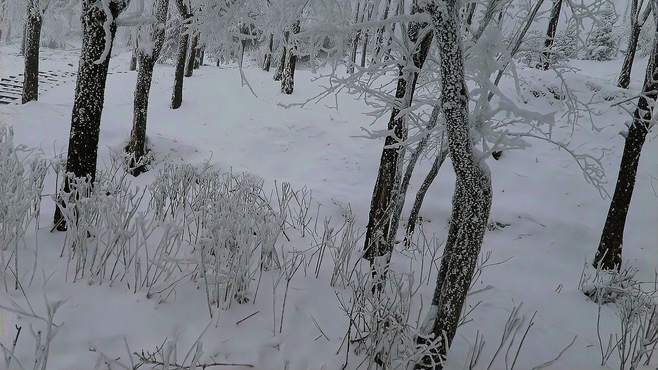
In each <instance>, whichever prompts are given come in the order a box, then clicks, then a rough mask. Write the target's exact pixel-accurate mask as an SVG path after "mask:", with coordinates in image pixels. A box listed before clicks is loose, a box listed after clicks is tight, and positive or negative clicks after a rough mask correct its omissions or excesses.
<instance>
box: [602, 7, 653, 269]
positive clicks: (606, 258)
mask: <svg viewBox="0 0 658 370" xmlns="http://www.w3.org/2000/svg"><path fill="white" fill-rule="evenodd" d="M656 5H658V4H656ZM656 32H657V33H658V27H657V29H656ZM657 60H658V37H657V38H656V40H655V41H654V46H653V51H652V52H651V59H650V60H649V65H648V66H647V72H646V77H645V79H644V87H643V88H642V95H640V98H639V100H638V103H637V108H636V109H635V113H634V115H633V123H632V124H631V126H630V127H629V129H628V133H627V134H626V140H625V142H624V153H623V154H622V157H621V163H620V164H619V174H618V175H617V184H616V185H615V192H614V194H613V196H612V201H611V202H610V208H609V209H608V217H607V218H606V220H605V225H604V226H603V232H602V233H601V241H600V242H599V247H598V250H597V251H596V256H595V257H594V266H595V267H600V268H601V269H604V270H613V269H619V267H620V265H621V262H622V247H623V244H624V228H625V225H626V216H627V215H628V209H629V207H630V205H631V198H632V196H633V189H634V188H635V177H636V174H637V166H638V164H639V162H640V154H641V153H642V146H643V145H644V141H645V139H646V136H647V133H648V132H649V130H650V129H651V118H652V116H653V114H655V112H653V108H654V106H655V104H656V98H658V63H657V62H656V61H657Z"/></svg>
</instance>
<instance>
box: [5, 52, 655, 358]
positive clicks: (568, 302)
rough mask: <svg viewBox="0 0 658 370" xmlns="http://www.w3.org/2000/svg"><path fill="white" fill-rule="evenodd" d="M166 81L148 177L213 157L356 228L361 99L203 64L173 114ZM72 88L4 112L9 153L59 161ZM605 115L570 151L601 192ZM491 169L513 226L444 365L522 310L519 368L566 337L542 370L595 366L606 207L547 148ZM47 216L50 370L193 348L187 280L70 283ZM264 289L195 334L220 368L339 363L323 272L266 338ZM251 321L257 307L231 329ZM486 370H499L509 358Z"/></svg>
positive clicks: (43, 229)
mask: <svg viewBox="0 0 658 370" xmlns="http://www.w3.org/2000/svg"><path fill="white" fill-rule="evenodd" d="M41 63H42V64H41V65H42V68H48V69H52V70H60V71H75V67H74V66H76V65H77V51H69V52H63V51H53V50H46V51H45V52H44V57H43V60H42V62H41ZM620 64H621V61H620V60H614V61H610V62H589V61H574V62H573V63H572V65H573V66H575V67H578V68H579V69H580V70H579V72H575V73H572V75H571V76H570V78H572V79H573V80H572V81H576V83H582V84H583V85H584V84H585V82H587V81H590V82H593V83H596V84H599V85H601V86H603V88H604V89H605V90H606V91H616V90H615V89H616V88H615V87H614V85H615V83H616V76H617V73H618V69H619V66H620ZM645 65H646V59H642V60H638V61H637V62H636V65H635V67H634V74H633V82H632V84H631V90H632V91H634V92H637V91H638V90H639V88H640V85H641V81H642V78H643V76H644V74H643V71H644V67H645ZM21 66H22V60H21V58H20V57H18V56H17V55H16V50H15V48H13V47H8V46H4V47H1V48H0V74H1V75H6V74H13V73H16V72H20V69H21ZM127 66H128V54H127V53H119V54H118V55H116V56H115V57H113V58H112V62H111V65H110V70H111V71H112V72H113V73H112V74H111V75H110V76H109V78H108V82H107V88H106V96H105V109H104V111H103V120H102V126H101V138H100V143H101V154H100V160H99V162H100V163H103V162H104V161H105V162H106V161H107V158H108V153H109V152H110V151H120V150H121V148H122V147H123V146H124V145H125V143H126V141H127V139H128V135H129V133H130V127H131V124H132V90H133V88H134V83H135V77H136V73H134V72H129V73H123V72H125V71H127ZM172 72H173V69H172V68H171V67H170V66H165V65H157V66H156V69H155V74H154V79H153V87H152V89H151V99H150V110H149V119H148V138H149V145H150V147H151V149H152V150H153V151H154V152H155V153H156V157H157V158H158V161H160V162H156V168H157V166H158V165H159V164H157V163H160V164H161V163H162V162H164V161H176V160H183V161H187V162H191V163H195V164H199V163H202V162H203V161H205V160H208V159H210V161H211V162H212V163H214V164H217V165H219V166H221V167H223V168H226V169H228V168H232V169H233V170H246V171H249V172H252V173H254V174H257V175H259V176H261V177H262V178H264V179H265V181H266V184H271V183H273V181H274V180H278V181H289V182H291V183H292V184H294V186H296V187H301V186H304V185H305V186H308V187H309V188H310V189H312V191H313V195H314V198H315V199H316V201H319V202H320V203H322V204H323V207H322V212H323V215H326V216H334V217H337V216H338V215H339V214H340V207H338V206H337V204H341V205H345V204H350V205H351V207H352V210H353V211H354V214H355V215H356V217H357V221H358V223H359V224H360V225H361V226H364V225H365V223H366V222H367V212H368V206H369V202H370V195H371V192H372V187H373V184H374V180H375V176H376V173H377V165H378V160H379V156H380V153H381V145H382V142H381V140H369V139H365V138H363V137H362V136H363V131H362V130H361V127H363V126H367V125H369V123H370V118H369V117H367V116H365V115H364V113H365V112H366V111H367V108H366V107H365V106H364V105H363V103H362V102H361V101H358V100H355V99H353V98H352V97H349V96H345V95H341V96H340V98H339V103H340V104H339V106H338V109H334V108H332V107H331V106H330V105H332V104H333V102H329V101H323V102H320V103H319V104H310V105H306V106H305V107H304V108H300V107H294V106H293V107H288V108H286V107H284V106H285V105H287V104H290V103H295V102H301V101H303V100H305V98H306V97H309V96H312V95H315V94H316V93H318V92H319V91H320V89H321V87H320V86H319V84H317V83H313V82H311V73H310V71H307V70H300V71H298V73H297V74H296V83H295V93H294V94H293V95H292V96H284V95H281V94H280V92H279V84H278V83H275V82H273V81H272V79H271V75H270V74H269V73H265V72H263V71H261V70H260V69H259V68H257V67H256V66H253V67H249V68H246V69H245V75H246V78H247V79H248V81H249V83H250V84H251V86H252V87H253V89H254V91H255V93H256V95H257V96H254V95H253V94H252V93H251V92H250V91H249V89H248V88H246V87H241V86H240V85H241V83H240V74H239V72H238V70H237V69H236V68H234V67H233V66H223V67H219V68H218V67H214V66H203V67H202V68H201V69H200V70H198V71H195V75H194V76H193V77H192V78H186V80H185V92H184V102H183V106H182V107H181V109H179V110H176V111H172V110H170V109H169V108H168V103H169V98H170V88H171V85H172V82H173V73H172ZM74 87H75V81H74V79H73V78H71V79H70V80H69V81H67V82H66V83H64V84H62V85H61V86H58V87H54V88H52V89H51V90H49V91H47V92H46V93H45V94H42V95H41V96H40V99H39V102H33V103H29V104H27V105H23V106H19V105H8V106H0V120H1V122H2V123H4V124H9V125H12V126H13V127H14V130H15V133H16V142H17V143H19V144H25V145H27V146H30V147H38V148H41V150H42V151H43V153H44V156H45V157H49V158H52V157H54V156H56V155H60V154H62V153H65V152H66V144H67V139H68V133H69V125H70V114H71V107H72V100H73V89H74ZM609 105H610V103H609V102H604V103H601V104H599V106H598V107H599V109H601V110H602V114H601V115H600V116H598V117H596V118H595V119H596V120H597V123H598V125H599V126H601V127H603V130H602V131H600V132H595V131H592V130H589V126H588V125H587V124H583V128H582V129H579V130H578V131H577V133H576V136H575V139H574V142H577V143H579V144H582V147H583V148H596V147H604V148H607V149H608V150H609V152H608V153H607V155H606V157H605V158H604V160H603V163H604V165H605V167H606V170H607V176H608V185H607V188H608V190H609V191H610V192H612V190H613V189H614V177H615V176H616V172H617V166H618V163H619V160H620V157H621V148H622V146H623V138H622V137H621V136H620V135H619V134H618V132H619V131H620V128H621V127H623V126H622V124H623V121H624V120H626V119H627V116H626V115H625V113H624V112H623V111H621V110H619V109H615V108H610V106H609ZM379 124H380V125H381V123H379ZM650 136H651V137H650V139H649V140H648V142H647V143H646V145H645V148H644V151H643V154H642V160H641V163H640V169H639V173H638V179H637V184H636V189H635V193H634V195H633V203H632V206H631V210H630V214H629V218H628V221H627V227H626V233H625V246H624V248H625V249H624V259H625V261H626V263H628V264H632V265H634V266H636V267H638V268H639V269H640V272H641V276H643V277H648V278H651V277H653V270H654V269H655V268H656V266H658V253H656V247H658V245H657V243H658V242H657V241H658V227H657V226H658V207H656V204H657V203H658V202H657V200H658V195H657V194H656V190H655V188H656V187H657V186H658V175H657V174H658V145H657V143H656V140H655V133H653V134H651V135H650ZM429 162H430V161H429V160H427V159H425V160H424V161H423V163H422V164H421V166H420V168H418V169H417V170H416V176H414V180H413V181H412V184H411V186H410V191H409V194H408V195H409V198H408V200H407V202H406V204H407V206H408V207H407V210H405V213H404V215H405V216H406V215H407V212H408V208H409V207H410V205H411V204H412V202H413V198H412V197H413V196H415V192H416V190H417V188H418V185H419V182H420V180H421V179H422V177H423V176H424V174H425V172H426V170H427V168H428V167H429ZM101 165H102V164H101ZM489 165H490V166H491V169H492V178H493V189H494V196H493V206H492V216H491V220H490V221H499V222H502V223H509V224H510V226H509V227H507V228H504V229H502V230H495V231H490V232H487V234H486V236H485V243H484V248H483V250H485V251H491V252H492V261H494V262H495V261H506V262H505V263H503V264H501V265H497V266H494V267H491V268H488V269H486V270H485V271H484V274H483V276H482V277H481V282H480V283H479V287H480V288H481V287H485V286H491V288H490V289H489V290H487V291H485V292H483V293H480V294H477V295H476V296H474V297H471V299H470V300H469V302H468V304H469V305H473V304H475V303H477V302H478V301H482V304H480V306H479V307H478V308H477V310H476V311H475V313H474V314H473V319H474V320H473V321H472V322H471V323H469V324H468V325H466V326H464V327H462V328H460V330H459V331H458V334H457V338H456V341H455V346H454V349H453V351H452V352H451V368H455V369H457V368H462V366H464V365H463V364H464V361H465V359H466V352H467V351H468V350H469V344H472V341H473V340H474V334H475V331H476V330H478V331H480V332H481V333H483V334H484V335H485V337H486V338H487V347H486V352H487V353H491V352H492V351H493V350H494V349H495V346H496V345H497V341H498V340H499V335H500V331H501V330H502V326H503V325H504V322H505V318H506V317H507V315H508V313H509V311H510V310H511V309H512V307H513V306H514V305H515V304H518V303H520V302H523V312H524V313H526V314H532V312H534V311H535V310H536V311H538V313H537V317H536V320H535V321H536V324H535V326H534V327H533V329H532V331H531V332H530V335H529V336H528V339H527V341H526V343H525V350H524V351H523V353H522V355H521V358H520V366H519V368H522V369H525V368H531V367H532V366H535V365H537V364H539V363H542V362H544V361H547V360H549V359H551V358H552V357H554V356H555V355H556V354H557V352H558V351H559V350H560V349H561V348H562V347H564V346H565V345H566V344H567V343H568V342H569V341H570V340H571V338H572V337H573V336H574V335H578V338H577V340H576V342H575V345H574V346H573V347H572V348H571V349H570V350H569V351H568V352H567V353H566V354H565V355H564V356H563V358H562V359H561V361H560V362H559V363H557V364H556V365H554V366H553V367H552V368H555V369H594V368H598V363H599V361H600V359H599V350H598V342H597V339H596V311H597V305H596V304H594V303H592V302H591V301H589V299H587V298H586V297H585V296H584V295H583V294H582V293H581V292H580V291H579V290H578V287H577V285H578V281H579V276H580V274H581V271H582V269H583V265H584V264H585V263H586V262H587V261H589V260H590V259H591V258H592V256H593V254H594V252H595V248H596V246H597V242H598V238H599V236H600V231H601V228H602V225H603V222H604V219H605V216H606V212H607V208H608V205H609V200H607V199H602V198H601V197H600V196H599V194H598V193H597V192H596V190H594V189H593V188H592V187H591V186H590V185H589V184H587V183H586V182H585V180H584V179H583V177H582V175H581V172H580V170H579V169H578V166H577V165H576V163H574V161H573V160H572V159H571V158H570V157H569V156H567V155H566V154H565V153H564V152H562V151H560V150H559V149H557V148H556V147H554V146H551V145H549V144H546V143H541V142H533V145H532V147H530V148H528V149H526V150H523V151H510V152H506V153H505V154H504V156H503V158H502V160H500V161H493V160H490V161H489ZM451 171H452V170H451V167H450V164H449V163H446V164H445V165H444V166H443V167H442V169H441V171H440V173H439V176H438V181H437V182H436V183H435V184H434V185H433V186H432V188H431V190H430V192H429V193H428V196H427V200H426V202H425V205H424V208H423V210H422V216H423V218H424V219H426V220H429V221H430V222H429V223H426V224H425V225H424V229H425V232H426V233H427V234H428V235H431V234H436V236H437V237H438V239H439V240H440V241H443V239H444V238H445V237H446V234H447V225H448V221H447V220H448V217H449V215H450V209H451V207H450V201H451V195H452V187H453V185H452V182H453V179H454V177H453V175H452V173H451ZM156 172H157V171H156V170H155V169H154V170H152V171H151V172H149V173H147V174H146V175H143V176H140V177H139V178H138V179H136V180H135V182H136V183H137V184H142V185H143V184H147V183H149V182H150V181H152V180H153V177H154V176H155V174H156ZM54 189H55V188H54V179H53V178H51V177H49V178H48V179H47V181H46V189H45V193H46V194H53V192H54ZM53 207H54V203H53V202H52V200H51V199H50V198H46V199H44V202H43V205H42V209H43V210H42V214H43V216H42V217H41V223H40V231H39V233H38V237H39V253H40V261H39V275H41V271H43V274H44V275H45V276H49V275H50V274H53V277H52V278H51V279H50V280H49V281H48V282H47V283H46V284H45V285H44V286H42V285H41V283H39V284H36V283H35V284H34V285H33V286H31V287H29V288H28V289H27V294H28V296H29V297H30V300H31V303H32V304H33V305H35V307H37V308H38V309H41V310H43V297H42V295H43V293H44V292H45V293H47V295H48V297H49V298H50V299H61V298H64V299H66V303H65V305H64V306H63V307H62V309H61V313H60V314H59V315H58V320H57V321H58V322H61V323H63V325H62V327H61V331H60V332H59V333H58V335H57V337H56V339H55V341H54V343H53V346H52V348H51V354H50V361H49V367H48V368H49V369H62V370H64V369H66V370H76V369H81V370H82V369H90V368H92V366H93V364H94V361H95V359H96V357H97V354H98V353H99V352H101V351H102V352H105V353H107V354H108V355H111V356H112V357H121V358H122V359H124V360H125V358H126V357H125V356H126V350H125V348H124V342H123V337H124V336H125V338H126V339H127V341H128V343H129V345H130V347H131V350H132V351H140V350H141V349H145V350H152V349H153V348H155V347H156V346H157V345H159V344H160V343H162V341H163V340H164V338H165V337H168V338H172V337H173V336H179V337H180V344H181V348H180V349H179V351H183V352H184V351H186V350H187V348H186V347H185V346H189V345H191V343H192V342H193V341H194V339H195V338H196V336H197V335H199V333H200V332H201V331H202V330H203V329H204V327H205V326H206V325H207V324H208V322H209V321H210V319H209V316H208V312H207V308H206V307H205V303H204V302H205V301H204V298H203V294H202V292H200V291H198V290H195V289H194V287H193V285H192V284H183V285H182V286H181V287H180V288H179V289H177V291H176V294H175V297H174V299H172V300H170V301H168V302H166V303H162V304H158V303H157V302H155V301H153V300H148V299H147V298H146V297H145V296H144V294H140V293H139V292H138V293H137V294H132V293H130V292H128V291H127V290H126V289H124V288H123V287H118V286H114V287H107V286H88V285H86V284H82V283H77V284H69V283H66V282H65V281H64V279H63V278H62V276H61V271H62V269H63V268H64V265H65V262H64V261H63V260H61V259H59V257H58V256H59V251H60V248H61V244H62V238H63V236H62V235H61V234H57V233H49V230H50V220H51V218H50V215H51V214H52V211H53ZM307 242H308V241H304V240H300V241H296V243H299V244H298V245H297V247H298V248H300V249H302V248H304V247H305V246H304V243H307ZM508 259H509V260H508ZM396 261H397V262H399V263H397V264H396V268H398V269H400V270H402V271H404V268H405V267H404V266H405V264H404V258H403V257H402V256H399V255H397V256H396ZM263 284H264V287H265V289H263V290H262V291H263V293H262V296H259V298H258V300H257V301H256V302H255V303H248V304H243V305H233V307H232V308H231V309H230V310H228V311H226V312H223V313H222V314H221V315H220V317H219V319H216V320H214V321H213V324H212V326H211V327H210V328H209V329H208V332H207V333H206V335H205V336H204V339H203V342H204V350H205V352H206V353H209V354H216V357H217V359H218V360H227V361H231V362H248V363H251V364H254V365H255V367H256V368H259V369H283V368H284V367H285V366H286V364H288V365H287V366H288V368H289V369H336V368H340V366H342V361H343V360H344V353H341V354H340V355H336V351H337V349H338V347H339V346H340V343H341V340H342V337H343V335H344V334H345V331H346V330H347V319H346V318H345V316H344V315H343V313H342V311H341V310H340V309H339V307H338V302H337V300H336V295H335V293H334V290H333V289H332V288H331V287H330V286H329V284H328V281H327V280H326V276H325V279H322V278H321V279H318V280H316V279H315V278H314V277H310V276H309V278H303V276H300V277H299V278H298V279H295V280H293V283H292V286H291V295H290V297H289V298H288V299H289V301H288V309H287V310H286V315H287V316H286V321H285V322H284V331H283V333H282V334H277V335H273V333H272V303H271V302H272V299H271V298H272V297H271V294H272V291H271V282H270V283H267V282H264V283H263ZM432 285H433V281H432V284H430V285H429V286H425V287H423V290H422V293H423V296H424V297H425V301H426V302H428V300H429V297H430V296H431V292H432V288H433V286H432ZM259 294H260V293H259ZM279 294H282V291H279ZM10 296H11V297H12V299H14V300H16V301H17V302H22V301H21V299H22V298H21V295H20V294H18V293H16V292H10V293H9V295H8V294H7V293H6V292H4V291H2V293H0V304H8V302H9V298H10ZM254 312H259V313H258V314H257V315H255V316H253V317H252V318H249V319H248V320H245V321H244V322H243V323H241V324H240V325H237V324H236V322H238V321H239V320H241V319H243V318H245V317H246V316H248V315H250V314H252V313H254ZM277 314H278V313H277ZM602 314H603V318H604V319H605V320H607V321H609V322H608V323H607V324H606V325H604V330H603V332H604V333H609V332H611V331H612V329H613V328H614V327H615V325H617V324H616V322H615V313H614V309H613V308H612V307H608V306H606V307H604V308H603V312H602ZM313 319H315V320H317V322H318V324H319V325H320V327H321V328H322V330H323V331H324V332H325V333H326V334H327V336H328V337H329V340H328V341H327V340H326V339H324V338H321V339H319V340H314V339H316V337H317V336H318V335H319V334H320V333H319V331H318V329H317V328H316V326H315V325H314V323H313ZM21 320H26V319H21ZM16 322H17V318H16V317H15V315H13V314H10V313H6V312H0V341H1V342H2V343H5V344H8V343H10V342H11V340H12V339H13V336H14V335H15V330H14V329H13V327H14V324H15V323H16ZM277 326H278V325H277ZM605 335H606V336H607V334H605ZM27 338H28V337H27V336H26V337H25V338H24V340H26V341H27V340H28V339H27ZM30 350H31V347H29V346H26V349H24V350H23V351H24V352H22V354H24V355H26V356H27V355H29V352H30ZM357 363H358V362H357ZM494 368H504V364H503V363H502V362H501V363H500V364H498V365H494Z"/></svg>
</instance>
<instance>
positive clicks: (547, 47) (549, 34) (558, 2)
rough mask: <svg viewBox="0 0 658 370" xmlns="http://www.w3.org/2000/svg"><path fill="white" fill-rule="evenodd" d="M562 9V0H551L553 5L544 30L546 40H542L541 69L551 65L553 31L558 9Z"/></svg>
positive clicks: (557, 18) (554, 30)
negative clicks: (546, 27)
mask: <svg viewBox="0 0 658 370" xmlns="http://www.w3.org/2000/svg"><path fill="white" fill-rule="evenodd" d="M561 9H562V0H553V7H552V8H551V15H550V18H549V19H548V29H547V30H546V41H544V53H543V59H544V60H543V61H542V63H541V65H540V66H541V69H543V70H544V71H547V70H548V67H550V65H551V54H552V53H551V49H552V48H553V42H554V41H555V32H556V31H557V24H558V22H559V21H560V10H561Z"/></svg>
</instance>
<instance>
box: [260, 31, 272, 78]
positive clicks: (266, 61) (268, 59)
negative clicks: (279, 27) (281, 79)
mask: <svg viewBox="0 0 658 370" xmlns="http://www.w3.org/2000/svg"><path fill="white" fill-rule="evenodd" d="M273 47H274V35H273V34H271V33H270V37H269V40H268V42H267V51H266V52H265V56H264V57H263V71H265V72H269V71H270V66H271V65H272V48H273Z"/></svg>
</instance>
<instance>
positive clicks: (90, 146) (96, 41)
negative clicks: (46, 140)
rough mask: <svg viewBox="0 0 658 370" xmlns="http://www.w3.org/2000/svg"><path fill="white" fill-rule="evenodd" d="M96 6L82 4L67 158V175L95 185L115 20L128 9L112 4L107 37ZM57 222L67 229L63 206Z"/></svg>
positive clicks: (66, 185)
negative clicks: (80, 46) (89, 181)
mask: <svg viewBox="0 0 658 370" xmlns="http://www.w3.org/2000/svg"><path fill="white" fill-rule="evenodd" d="M95 4H96V2H95V1H93V0H83V1H82V15H81V18H82V48H81V50H80V63H79V66H78V77H77V82H76V87H75V98H74V101H73V112H72V114H71V116H72V117H71V133H70V136H69V147H68V155H67V157H66V173H72V174H73V176H75V177H89V178H90V180H91V182H92V183H93V181H94V179H95V177H96V159H97V156H98V135H99V132H100V125H101V114H102V112H103V104H104V100H105V81H106V79H107V71H108V67H109V64H110V55H111V51H112V44H113V42H114V35H115V34H116V29H117V25H116V21H115V20H116V18H117V16H118V15H119V14H120V13H121V12H122V11H123V7H124V6H125V3H124V2H115V1H113V2H110V3H109V10H110V13H111V16H112V19H110V20H109V27H107V29H108V30H109V34H106V22H107V21H108V19H107V17H108V15H107V14H106V13H105V11H104V10H103V9H102V8H100V7H98V6H96V5H95ZM69 190H70V187H69V181H68V178H66V179H65V180H64V193H68V192H69ZM54 222H55V226H56V228H57V229H58V230H64V229H66V225H65V222H64V218H63V216H62V213H61V211H60V209H59V207H57V208H56V212H55V219H54Z"/></svg>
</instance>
